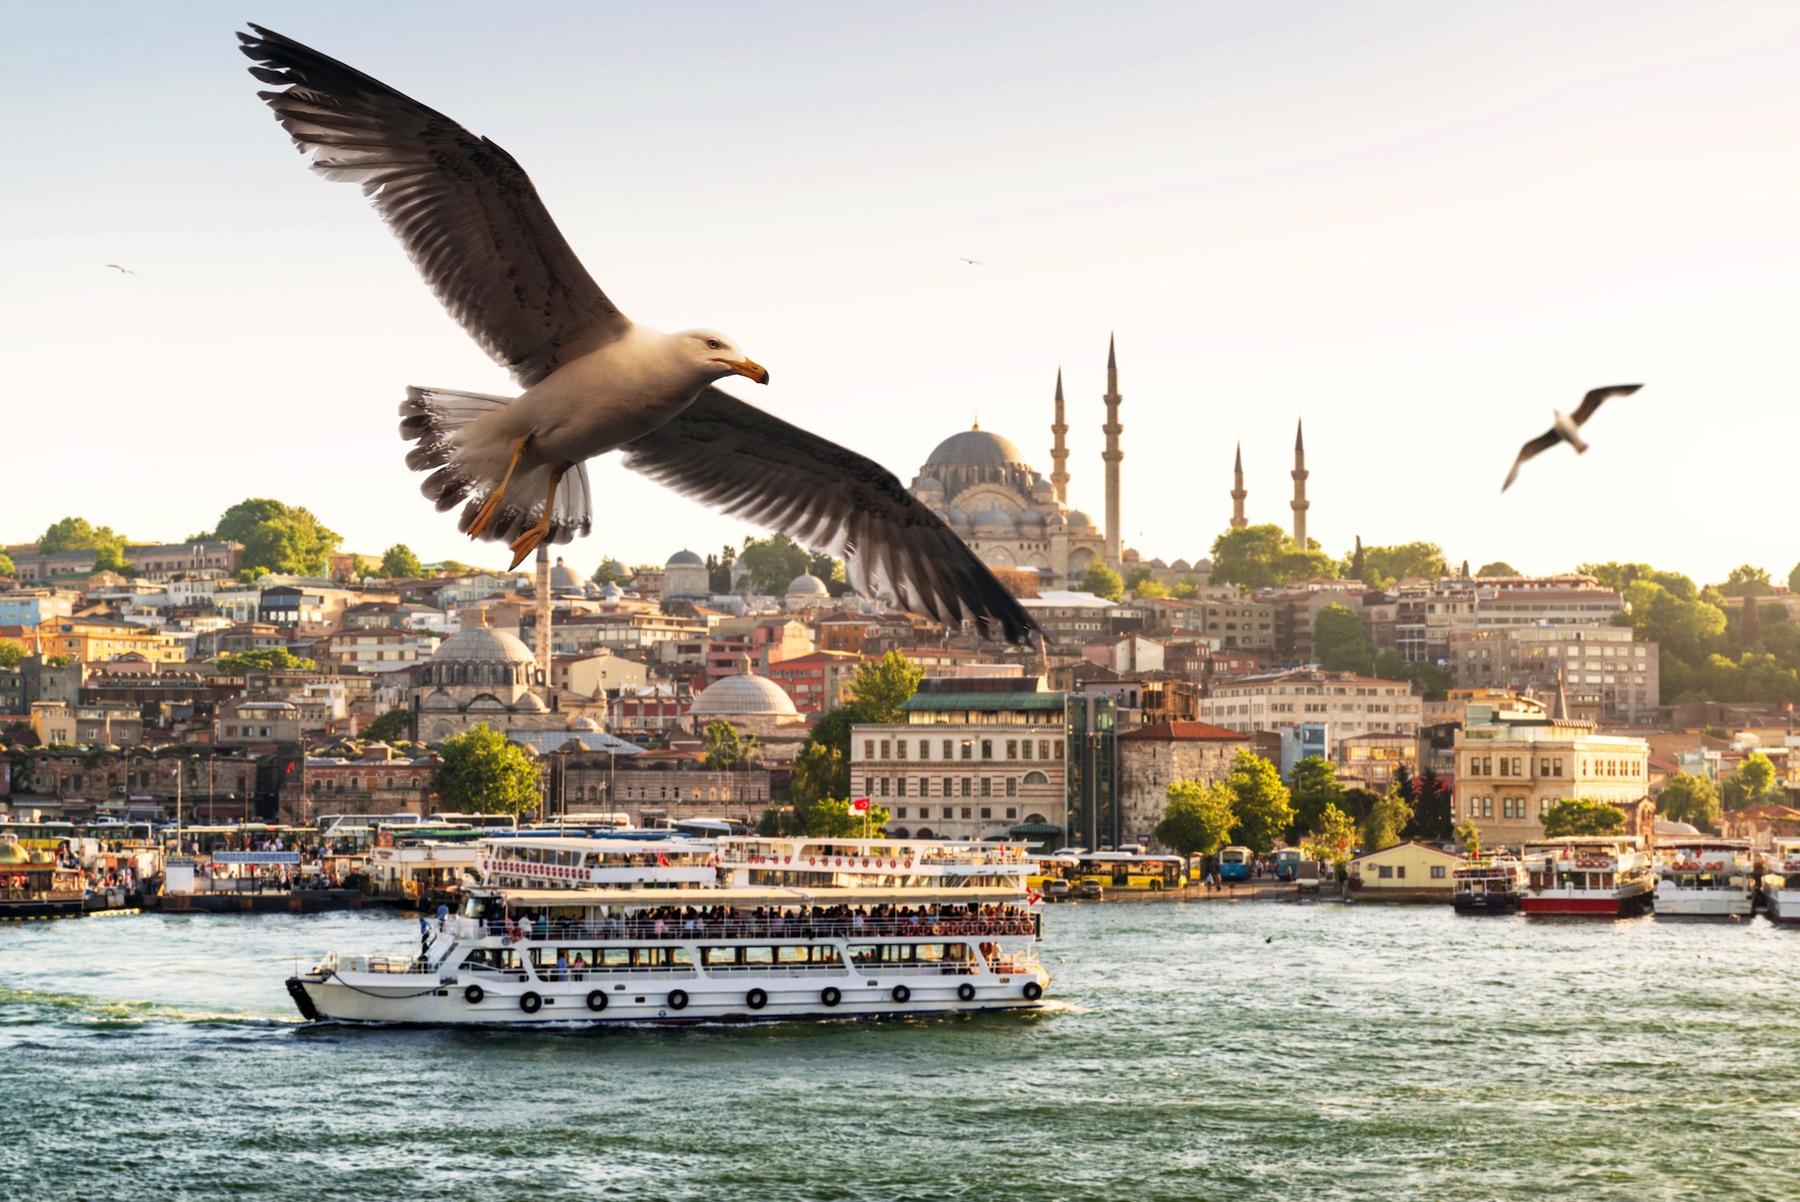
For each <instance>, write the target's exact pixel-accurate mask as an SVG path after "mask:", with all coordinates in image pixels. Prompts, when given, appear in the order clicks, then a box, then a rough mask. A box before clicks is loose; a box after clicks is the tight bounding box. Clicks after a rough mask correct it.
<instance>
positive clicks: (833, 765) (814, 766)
mask: <svg viewBox="0 0 1800 1202" xmlns="http://www.w3.org/2000/svg"><path fill="white" fill-rule="evenodd" d="M827 716H828V717H829V715H827ZM849 742H850V737H849V735H848V734H846V735H845V736H844V743H845V745H846V746H848V744H849ZM849 792H850V758H849V756H847V755H845V754H844V751H843V750H842V749H841V748H839V747H837V746H835V745H834V744H831V743H822V742H821V743H807V744H806V745H805V746H804V747H802V748H801V749H800V752H799V754H798V755H796V756H795V757H794V767H793V772H792V775H791V777H790V778H789V784H788V796H789V797H791V798H792V799H793V802H794V809H795V811H796V812H798V813H800V814H802V815H804V814H805V813H806V811H807V810H809V809H811V808H812V807H813V806H815V805H818V804H819V803H820V802H821V801H824V800H826V799H827V798H830V797H844V796H846V795H848V794H849ZM801 825H802V826H804V825H805V823H804V820H802V823H801Z"/></svg>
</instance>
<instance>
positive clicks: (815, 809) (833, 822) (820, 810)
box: [805, 797, 893, 839]
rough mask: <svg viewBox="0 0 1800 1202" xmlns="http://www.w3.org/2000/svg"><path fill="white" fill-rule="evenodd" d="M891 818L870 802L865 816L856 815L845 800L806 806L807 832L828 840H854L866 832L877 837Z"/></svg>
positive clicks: (883, 809)
mask: <svg viewBox="0 0 1800 1202" xmlns="http://www.w3.org/2000/svg"><path fill="white" fill-rule="evenodd" d="M892 816H893V815H891V814H890V813H888V810H887V808H886V807H885V806H879V805H876V804H875V803H873V802H870V803H869V812H868V813H867V814H858V813H857V812H856V811H854V810H852V809H851V808H850V802H849V801H848V800H847V799H846V798H842V797H828V798H826V799H825V800H823V801H820V802H818V803H816V804H814V805H812V806H809V807H807V810H806V814H805V821H806V833H807V834H809V835H812V836H815V837H819V838H827V839H855V838H858V837H860V836H861V835H862V834H863V832H864V831H867V832H869V833H870V835H871V836H872V837H875V838H879V837H881V835H882V834H883V828H884V827H886V826H887V822H888V819H889V818H891V817H892Z"/></svg>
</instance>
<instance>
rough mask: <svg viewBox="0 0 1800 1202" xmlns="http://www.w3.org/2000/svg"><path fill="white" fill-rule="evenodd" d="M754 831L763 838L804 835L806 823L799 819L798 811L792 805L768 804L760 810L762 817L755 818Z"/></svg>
mask: <svg viewBox="0 0 1800 1202" xmlns="http://www.w3.org/2000/svg"><path fill="white" fill-rule="evenodd" d="M756 833H757V834H759V835H761V836H763V837H764V838H765V839H778V838H782V837H784V836H788V835H804V834H805V833H806V823H804V822H802V821H801V820H800V813H799V811H798V810H795V809H794V808H793V807H792V806H770V807H769V808H768V809H766V810H764V811H763V812H762V817H761V818H759V819H757V821H756Z"/></svg>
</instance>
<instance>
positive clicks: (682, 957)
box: [656, 947, 694, 968]
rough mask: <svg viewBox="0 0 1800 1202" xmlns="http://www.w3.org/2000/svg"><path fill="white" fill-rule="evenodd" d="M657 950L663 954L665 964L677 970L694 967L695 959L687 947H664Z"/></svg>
mask: <svg viewBox="0 0 1800 1202" xmlns="http://www.w3.org/2000/svg"><path fill="white" fill-rule="evenodd" d="M656 950H657V951H659V952H661V953H662V954H663V963H664V964H668V965H670V966H672V967H676V968H692V967H693V966H694V958H693V956H691V955H689V954H688V949H687V948H685V947H662V948H657V949H656Z"/></svg>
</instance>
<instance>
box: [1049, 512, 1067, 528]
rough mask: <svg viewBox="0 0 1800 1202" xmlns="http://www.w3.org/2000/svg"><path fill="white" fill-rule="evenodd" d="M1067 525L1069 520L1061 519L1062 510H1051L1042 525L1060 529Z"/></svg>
mask: <svg viewBox="0 0 1800 1202" xmlns="http://www.w3.org/2000/svg"><path fill="white" fill-rule="evenodd" d="M1068 524H1069V520H1068V519H1067V518H1065V517H1063V515H1062V510H1060V509H1052V510H1051V511H1050V516H1049V517H1047V518H1045V519H1044V525H1046V526H1051V527H1062V526H1066V525H1068Z"/></svg>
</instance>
